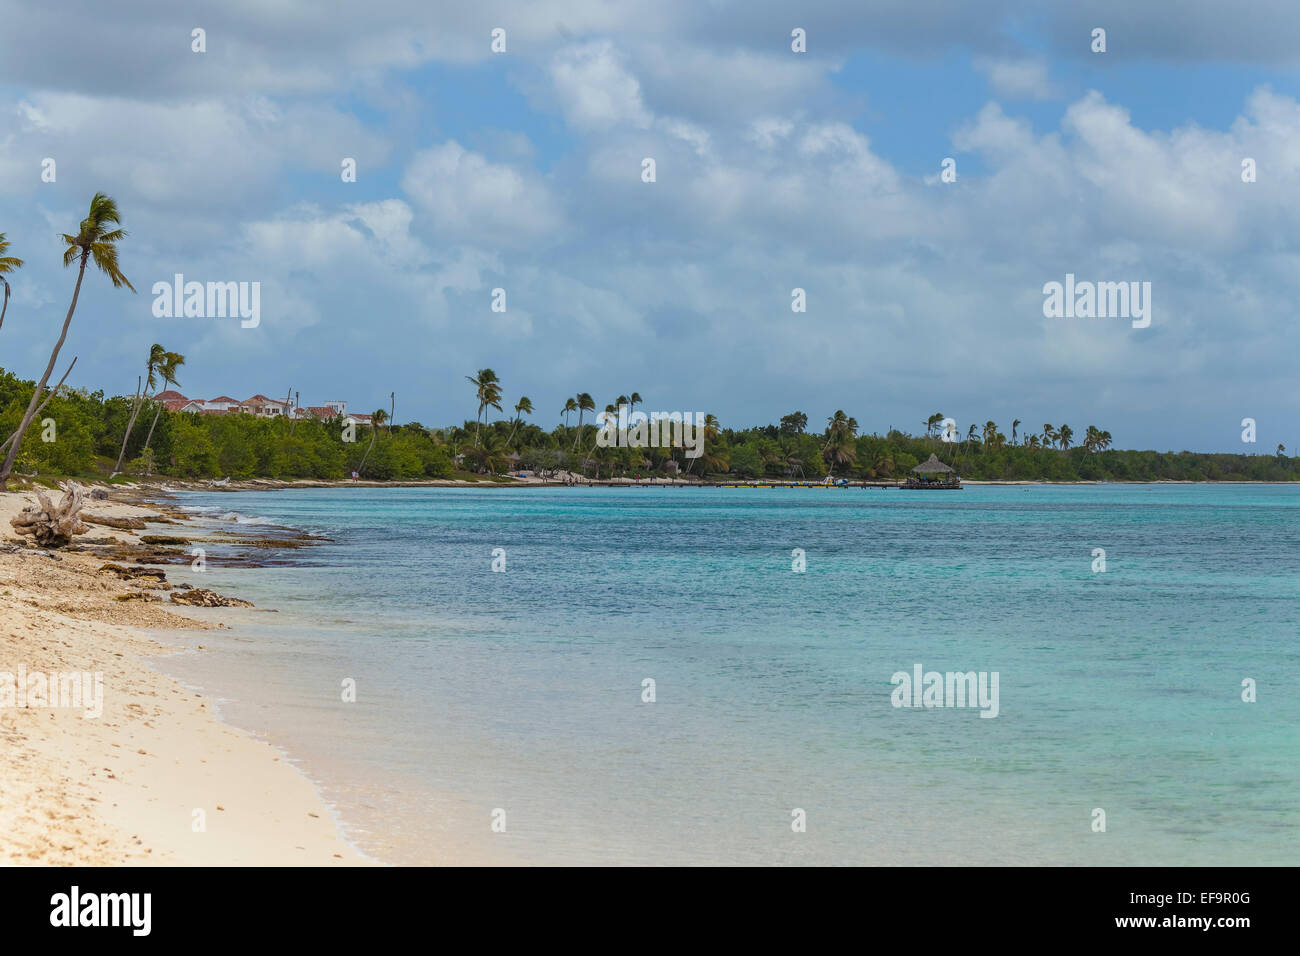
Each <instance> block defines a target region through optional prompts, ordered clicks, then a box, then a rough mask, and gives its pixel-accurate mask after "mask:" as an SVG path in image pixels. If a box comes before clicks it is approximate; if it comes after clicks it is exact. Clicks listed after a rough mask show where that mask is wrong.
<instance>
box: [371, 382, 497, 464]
mask: <svg viewBox="0 0 1300 956" xmlns="http://www.w3.org/2000/svg"><path fill="white" fill-rule="evenodd" d="M485 371H491V369H486V370H485ZM386 421H388V412H386V411H384V410H383V409H382V408H376V409H375V410H374V412H372V413H371V415H370V444H369V445H367V446H366V453H365V454H364V455H362V456H361V464H359V465H357V474H358V475H359V474H361V469H362V468H364V467H366V459H368V458H369V457H370V451H371V449H372V448H374V447H375V436H376V435H377V434H378V433H379V429H380V428H381V427H383V424H384V422H386Z"/></svg>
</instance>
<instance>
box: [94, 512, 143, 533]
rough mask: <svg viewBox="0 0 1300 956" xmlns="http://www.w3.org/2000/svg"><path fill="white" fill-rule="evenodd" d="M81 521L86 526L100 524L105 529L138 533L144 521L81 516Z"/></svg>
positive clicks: (101, 516) (102, 516)
mask: <svg viewBox="0 0 1300 956" xmlns="http://www.w3.org/2000/svg"><path fill="white" fill-rule="evenodd" d="M81 520H82V521H84V522H86V523H87V524H102V525H103V526H104V527H106V528H117V529H119V530H121V531H140V530H142V529H143V528H144V527H145V523H144V521H142V520H141V519H139V518H111V517H109V516H107V515H92V514H89V513H86V514H83V515H82V516H81Z"/></svg>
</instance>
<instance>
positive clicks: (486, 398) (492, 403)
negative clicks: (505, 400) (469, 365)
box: [465, 368, 501, 446]
mask: <svg viewBox="0 0 1300 956" xmlns="http://www.w3.org/2000/svg"><path fill="white" fill-rule="evenodd" d="M465 379H466V381H468V382H469V383H470V384H471V385H473V386H474V394H475V396H476V397H477V398H478V414H477V415H475V416H474V444H475V446H477V445H478V442H479V419H481V418H482V417H483V410H484V409H486V408H495V409H496V410H497V411H501V380H500V379H498V378H497V373H496V372H494V371H492V370H491V369H490V368H481V369H479V370H478V374H477V375H473V376H470V375H466V376H465Z"/></svg>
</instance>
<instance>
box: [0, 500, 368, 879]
mask: <svg viewBox="0 0 1300 956" xmlns="http://www.w3.org/2000/svg"><path fill="white" fill-rule="evenodd" d="M113 497H114V498H115V499H117V498H118V497H119V492H117V491H114V492H113ZM34 500H35V499H34V496H32V495H30V494H28V493H22V492H15V493H8V494H2V495H0V531H2V532H3V534H2V535H0V539H2V540H3V541H5V542H7V543H9V544H15V545H19V547H18V548H15V549H13V550H12V551H11V552H10V553H3V554H0V681H3V680H5V679H6V678H4V676H3V675H5V674H13V675H17V674H19V673H20V672H23V671H25V672H26V673H27V674H28V675H34V674H66V673H78V674H85V675H97V676H98V675H102V713H100V714H99V715H98V716H94V715H93V710H94V709H95V708H92V707H88V706H86V704H87V701H84V700H83V701H82V706H78V707H69V706H58V707H51V706H36V704H38V703H39V704H45V703H48V702H47V701H37V700H29V701H26V703H28V704H29V706H18V705H15V704H14V703H10V704H9V705H7V706H0V740H3V742H4V750H5V756H6V761H5V762H6V769H5V784H4V787H3V788H0V832H2V833H3V834H4V839H3V840H2V841H0V863H3V864H20V865H31V864H45V865H118V864H132V865H141V864H162V865H206V866H224V865H277V866H283V865H309V866H340V865H359V864H360V865H364V864H368V863H371V862H373V861H370V860H369V859H368V858H366V857H364V856H362V855H361V854H359V853H358V852H357V851H356V850H354V849H353V848H352V847H351V846H350V845H349V844H348V843H347V842H345V840H344V839H343V838H342V836H341V835H340V832H339V828H338V825H337V822H336V820H335V818H334V816H333V814H332V813H331V810H330V808H329V807H328V806H327V805H326V804H325V802H324V801H323V800H322V799H321V797H320V795H319V793H318V791H317V789H316V787H315V786H314V785H313V784H312V782H311V781H310V780H308V779H307V777H306V776H304V775H303V774H302V773H301V772H300V771H299V770H297V769H296V768H295V767H294V766H293V765H292V764H291V763H289V761H288V760H287V758H285V757H284V756H283V755H282V754H281V753H280V752H279V751H277V750H276V749H275V748H274V747H272V746H270V745H269V744H267V743H264V742H261V741H258V740H255V739H253V738H252V737H250V736H249V735H248V734H246V733H244V732H242V731H240V730H237V729H235V728H233V727H230V726H228V725H227V724H225V723H222V722H221V721H220V720H219V719H218V718H217V717H216V716H215V714H214V713H213V710H214V707H213V704H212V702H211V701H209V700H207V699H205V698H204V697H202V696H200V695H198V694H196V693H195V692H193V691H192V690H190V689H188V688H186V687H184V686H182V685H181V684H180V683H178V682H176V681H174V680H172V679H170V678H168V677H165V676H163V675H162V674H160V673H159V672H158V671H157V670H155V669H153V668H152V667H151V666H150V662H151V661H157V660H159V659H160V658H161V657H162V656H164V655H167V654H169V653H174V652H175V651H174V649H171V648H168V647H166V646H164V645H162V644H160V643H158V642H157V641H155V640H153V639H152V638H150V637H148V636H147V635H146V634H145V633H144V631H143V630H142V629H144V628H152V629H162V628H187V629H213V628H221V627H224V626H225V625H224V624H223V623H222V615H223V613H225V612H223V609H221V608H206V607H202V608H191V607H184V608H182V607H179V606H177V605H174V604H171V603H168V601H167V599H168V597H169V593H168V592H167V591H166V590H162V589H158V590H156V591H155V592H154V593H155V594H156V597H155V599H154V600H152V601H149V600H141V599H138V598H135V599H131V600H120V599H119V598H120V597H121V596H122V595H125V594H131V593H133V594H139V593H140V592H141V591H143V590H146V589H145V588H142V587H141V586H140V585H139V583H138V582H137V581H131V580H123V579H121V578H119V576H118V575H116V574H114V573H112V572H110V571H104V570H101V568H102V566H103V565H104V563H105V558H104V556H103V555H102V554H96V553H90V552H85V551H83V552H76V551H66V550H64V551H59V552H54V554H55V555H56V556H57V560H56V559H55V558H52V557H50V556H48V555H46V554H42V553H40V552H39V551H36V550H33V549H28V548H25V547H24V546H22V545H21V544H20V543H19V539H18V538H17V536H16V535H14V534H13V533H12V528H11V526H10V518H11V517H13V516H14V515H15V514H16V513H17V512H18V511H19V510H20V509H21V508H23V507H24V506H25V505H27V504H28V503H31V502H33V501H34ZM86 510H88V511H91V512H92V513H94V514H96V515H102V516H105V517H109V518H121V517H136V518H140V517H146V516H150V515H157V514H158V512H157V509H155V508H151V507H148V506H145V507H141V506H139V505H132V504H124V503H120V502H119V501H112V502H107V501H93V502H89V503H88V507H87V509H86ZM159 530H160V529H159V528H157V527H153V526H152V525H151V526H148V530H143V531H141V530H134V531H128V530H117V529H110V528H106V527H100V526H93V527H92V529H91V531H90V533H89V534H87V535H84V536H82V537H83V538H85V539H93V540H96V541H100V542H102V546H105V547H111V546H112V544H111V541H110V539H111V540H112V541H117V542H122V543H127V544H134V543H136V542H137V541H138V538H139V537H140V536H141V535H145V534H149V533H150V531H152V533H157V532H158V531H159ZM80 540H81V539H79V541H80ZM165 570H166V572H167V579H168V582H169V583H170V585H172V586H179V585H180V584H181V583H182V582H185V581H187V580H189V581H191V582H192V579H193V578H194V577H196V575H193V574H190V573H188V572H189V571H190V568H189V566H188V565H185V564H181V565H171V566H168V567H167V568H166V569H165ZM159 599H161V600H159ZM201 652H202V651H201V650H200V651H197V653H201ZM11 686H13V684H12V683H11ZM85 686H86V687H87V688H89V687H90V681H89V678H88V679H87V683H86V685H85ZM87 696H89V695H87ZM0 701H3V696H0Z"/></svg>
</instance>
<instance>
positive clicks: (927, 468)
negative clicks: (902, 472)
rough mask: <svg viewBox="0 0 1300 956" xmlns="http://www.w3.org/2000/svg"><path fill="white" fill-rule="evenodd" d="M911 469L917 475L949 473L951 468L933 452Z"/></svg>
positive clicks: (951, 471) (951, 470)
mask: <svg viewBox="0 0 1300 956" xmlns="http://www.w3.org/2000/svg"><path fill="white" fill-rule="evenodd" d="M912 471H914V472H916V473H917V474H918V475H951V474H952V473H953V469H951V468H949V467H948V466H947V465H945V464H944V463H943V462H941V461H940V460H939V459H938V458H937V457H936V456H935V455H934V454H933V453H931V455H930V457H929V458H927V459H926V460H925V461H923V462H921V463H920V464H919V465H917V466H916V467H915V468H913V469H912Z"/></svg>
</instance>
